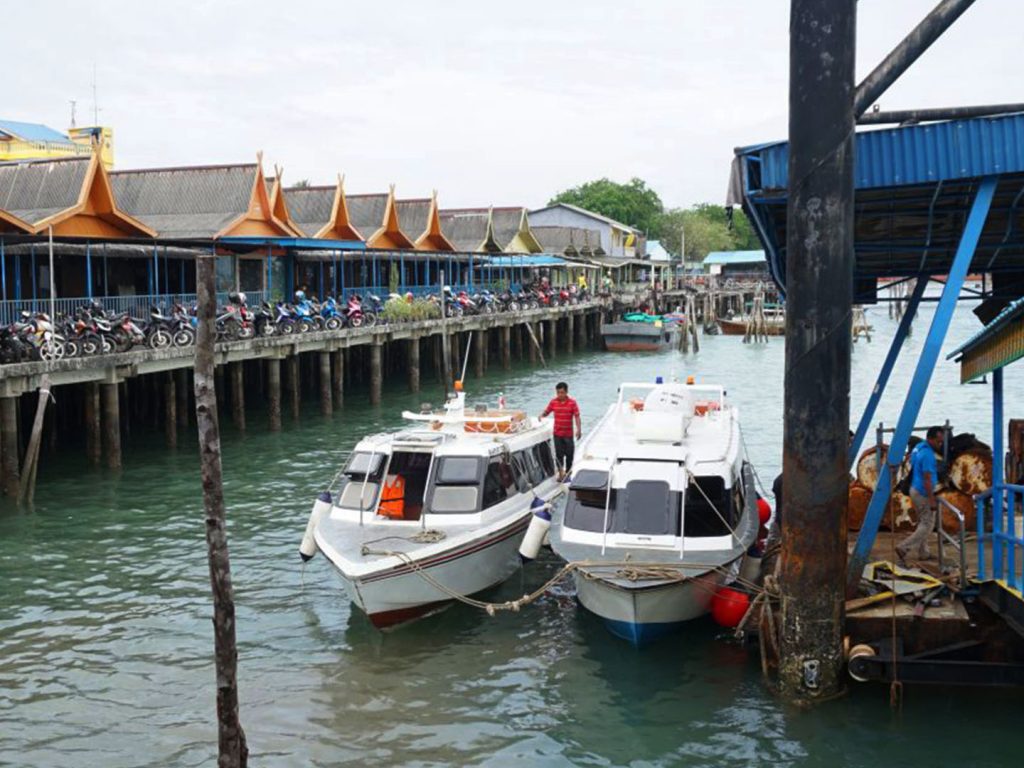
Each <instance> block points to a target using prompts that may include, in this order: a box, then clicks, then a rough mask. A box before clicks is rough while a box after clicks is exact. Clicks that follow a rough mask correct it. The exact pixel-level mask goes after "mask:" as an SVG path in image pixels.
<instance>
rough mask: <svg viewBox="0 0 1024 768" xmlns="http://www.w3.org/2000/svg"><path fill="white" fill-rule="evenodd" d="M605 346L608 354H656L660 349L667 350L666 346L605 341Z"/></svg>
mask: <svg viewBox="0 0 1024 768" xmlns="http://www.w3.org/2000/svg"><path fill="white" fill-rule="evenodd" d="M605 346H606V347H607V348H608V351H609V352H657V351H659V350H662V349H668V347H669V345H668V344H650V343H642V342H637V341H633V342H628V343H626V342H617V341H614V342H613V341H606V342H605Z"/></svg>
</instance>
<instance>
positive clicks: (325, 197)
mask: <svg viewBox="0 0 1024 768" xmlns="http://www.w3.org/2000/svg"><path fill="white" fill-rule="evenodd" d="M285 195H286V196H287V198H288V205H289V206H290V209H291V210H292V211H293V220H294V221H295V222H296V224H297V225H298V227H299V228H300V229H302V231H303V232H305V234H306V236H307V237H314V238H317V239H320V240H357V241H361V240H362V239H363V236H362V235H361V234H360V233H359V230H358V229H356V228H355V226H353V225H352V223H351V218H350V216H349V208H348V199H347V198H346V196H345V177H344V176H340V175H339V176H338V183H337V184H336V185H335V186H333V187H291V188H290V189H286V190H285Z"/></svg>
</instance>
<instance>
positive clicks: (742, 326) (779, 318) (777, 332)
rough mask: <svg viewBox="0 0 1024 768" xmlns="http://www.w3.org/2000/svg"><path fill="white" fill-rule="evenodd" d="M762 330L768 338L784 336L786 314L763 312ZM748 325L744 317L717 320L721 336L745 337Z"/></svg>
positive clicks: (775, 311)
mask: <svg viewBox="0 0 1024 768" xmlns="http://www.w3.org/2000/svg"><path fill="white" fill-rule="evenodd" d="M764 321H765V325H764V329H765V331H766V332H767V334H768V335H769V336H785V335H786V313H785V311H783V310H781V309H776V310H771V309H765V311H764ZM749 323H750V318H749V317H747V316H746V315H744V316H743V317H735V318H729V319H726V318H721V317H720V318H718V325H719V327H720V328H721V329H722V334H723V335H725V336H745V335H746V333H747V325H748V324H749Z"/></svg>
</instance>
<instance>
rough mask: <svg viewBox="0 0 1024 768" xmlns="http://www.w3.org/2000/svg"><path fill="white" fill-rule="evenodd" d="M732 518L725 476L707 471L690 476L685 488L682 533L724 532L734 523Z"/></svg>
mask: <svg viewBox="0 0 1024 768" xmlns="http://www.w3.org/2000/svg"><path fill="white" fill-rule="evenodd" d="M716 510H717V513H716ZM722 518H724V519H725V521H727V522H728V524H726V522H723V520H722ZM734 518H735V507H734V506H733V504H732V495H731V494H730V492H729V489H728V488H726V487H725V478H722V477H715V476H710V475H709V476H707V477H695V478H693V479H691V480H690V485H689V486H688V487H687V489H686V522H685V523H684V533H685V535H686V536H728V535H729V531H730V530H731V526H734V525H735V524H736V521H735V519H734Z"/></svg>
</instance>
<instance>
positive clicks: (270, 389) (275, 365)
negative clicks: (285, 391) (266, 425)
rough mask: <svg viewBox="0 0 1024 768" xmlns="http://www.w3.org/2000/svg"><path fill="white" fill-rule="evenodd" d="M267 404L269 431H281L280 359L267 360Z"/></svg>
mask: <svg viewBox="0 0 1024 768" xmlns="http://www.w3.org/2000/svg"><path fill="white" fill-rule="evenodd" d="M267 405H268V409H269V412H270V431H271V432H280V431H281V360H280V359H279V358H276V357H272V358H270V359H269V360H267Z"/></svg>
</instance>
